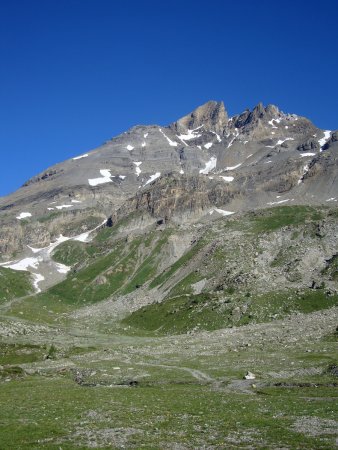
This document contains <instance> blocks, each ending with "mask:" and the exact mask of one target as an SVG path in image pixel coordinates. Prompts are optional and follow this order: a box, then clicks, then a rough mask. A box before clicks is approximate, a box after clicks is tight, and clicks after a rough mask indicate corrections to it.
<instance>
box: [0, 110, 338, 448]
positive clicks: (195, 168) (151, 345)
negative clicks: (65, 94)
mask: <svg viewBox="0 0 338 450" xmlns="http://www.w3.org/2000/svg"><path fill="white" fill-rule="evenodd" d="M337 156H338V132H337V131H329V130H320V129H318V128H317V127H316V126H315V125H313V124H312V123H311V122H310V121H309V120H308V119H306V118H304V117H299V116H297V115H295V114H285V113H283V112H281V111H280V110H279V109H278V108H277V107H276V106H274V105H268V106H266V107H265V106H263V105H262V104H259V105H257V106H256V107H254V108H253V109H252V110H246V111H244V112H243V113H242V114H240V115H237V116H234V117H229V116H228V114H227V112H226V109H225V107H224V104H223V103H222V102H215V101H210V102H208V103H206V104H205V105H202V106H200V107H199V108H197V109H196V110H195V111H193V112H192V113H190V114H188V115H186V116H184V117H183V118H181V119H179V120H177V121H176V122H174V123H172V124H170V125H169V126H166V127H164V126H157V125H151V126H136V127H133V128H131V129H130V130H128V131H127V132H125V133H123V134H121V135H120V136H117V137H115V138H113V139H111V140H110V141H108V142H106V143H104V144H103V145H102V146H100V147H98V148H96V149H94V150H92V151H88V153H85V154H82V155H78V156H76V155H75V156H74V157H73V158H71V159H69V160H67V161H64V162H62V163H59V164H56V165H54V166H52V167H50V168H48V169H46V170H45V171H44V172H42V173H40V174H38V175H36V176H35V177H33V178H31V179H30V180H28V181H27V182H26V183H25V184H24V185H23V186H22V187H21V188H20V189H19V190H18V191H16V192H14V193H13V194H11V195H9V196H7V197H4V198H1V199H0V223H1V227H0V258H1V262H0V384H1V393H2V395H1V399H0V405H1V408H0V410H1V411H2V413H1V414H2V416H0V420H1V421H2V422H3V423H4V424H5V426H4V427H2V430H0V442H1V448H4V449H7V448H8V449H13V448H20V449H21V448H27V449H28V448H50V449H54V448H141V447H142V448H155V449H157V448H158V449H192V448H194V449H207V448H208V449H221V448H234V449H235V448H333V447H334V445H335V439H336V437H337V433H336V430H337V425H338V424H337V421H336V420H335V417H334V415H333V406H332V405H333V402H332V401H331V400H333V398H334V397H335V396H336V392H335V391H336V387H337V382H336V376H337V366H338V364H337V354H336V351H335V348H334V342H336V340H337V329H336V326H337V317H338V233H337V219H338V207H337V206H338V205H337V200H338V182H337V169H338V158H337Z"/></svg>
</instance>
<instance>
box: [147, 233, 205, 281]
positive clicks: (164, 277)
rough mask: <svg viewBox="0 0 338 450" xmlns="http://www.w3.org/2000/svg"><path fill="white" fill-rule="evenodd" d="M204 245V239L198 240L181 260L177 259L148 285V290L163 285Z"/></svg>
mask: <svg viewBox="0 0 338 450" xmlns="http://www.w3.org/2000/svg"><path fill="white" fill-rule="evenodd" d="M206 243H207V241H206V240H205V239H200V240H198V241H197V242H196V243H194V244H193V246H192V247H191V249H190V250H188V252H186V253H185V254H184V255H183V256H181V258H180V259H178V260H177V261H176V262H175V263H174V264H173V265H172V266H170V267H169V268H168V269H166V270H164V271H163V272H162V273H161V274H160V275H158V276H157V277H156V278H155V279H154V280H153V281H152V282H151V283H150V288H154V287H156V286H160V285H162V284H164V283H165V282H166V281H167V280H168V279H169V278H170V277H171V276H172V275H173V274H174V273H175V272H177V271H178V269H180V268H181V267H182V266H184V265H185V264H187V263H188V262H189V261H190V260H191V259H192V258H193V257H194V256H195V255H196V254H197V253H198V252H199V251H200V250H201V249H202V248H203V247H204V245H206Z"/></svg>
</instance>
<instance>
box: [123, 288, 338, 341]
mask: <svg viewBox="0 0 338 450" xmlns="http://www.w3.org/2000/svg"><path fill="white" fill-rule="evenodd" d="M335 305H338V295H336V296H327V295H326V294H325V292H324V291H323V290H315V291H313V290H306V291H304V292H303V293H302V294H298V293H295V292H293V291H286V292H269V293H265V294H262V295H253V296H252V297H251V296H250V297H248V296H243V297H239V296H238V295H237V296H235V297H234V298H232V299H231V298H221V297H218V296H216V295H215V294H212V293H202V294H198V295H180V296H178V297H175V298H171V299H168V300H165V301H163V302H162V303H155V304H152V305H148V306H145V307H143V308H141V309H139V310H137V311H135V312H133V313H132V314H130V315H129V316H127V317H126V318H125V319H123V321H122V324H123V325H127V326H129V327H131V329H132V330H133V329H134V330H136V332H142V331H143V332H145V333H150V334H152V333H155V334H158V335H166V334H182V333H186V332H187V331H191V330H195V329H201V330H209V331H210V330H216V329H220V328H225V327H229V326H233V325H246V324H249V323H259V322H269V321H271V320H275V319H281V318H283V317H285V316H287V315H289V314H291V313H294V312H302V313H311V312H313V311H318V310H322V309H327V308H331V307H333V306H335Z"/></svg>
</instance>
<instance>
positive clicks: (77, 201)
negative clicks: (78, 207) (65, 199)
mask: <svg viewBox="0 0 338 450" xmlns="http://www.w3.org/2000/svg"><path fill="white" fill-rule="evenodd" d="M72 203H82V202H81V201H80V200H72Z"/></svg>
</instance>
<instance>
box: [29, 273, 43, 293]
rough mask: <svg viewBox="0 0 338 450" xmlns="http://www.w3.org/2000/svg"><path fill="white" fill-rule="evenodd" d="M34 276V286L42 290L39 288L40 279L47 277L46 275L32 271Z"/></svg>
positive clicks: (37, 289)
mask: <svg viewBox="0 0 338 450" xmlns="http://www.w3.org/2000/svg"><path fill="white" fill-rule="evenodd" d="M32 275H33V277H34V281H33V286H34V288H35V291H36V292H37V293H38V292H41V289H40V288H39V283H40V281H43V280H44V279H45V277H44V276H43V275H41V273H34V272H33V273H32Z"/></svg>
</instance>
